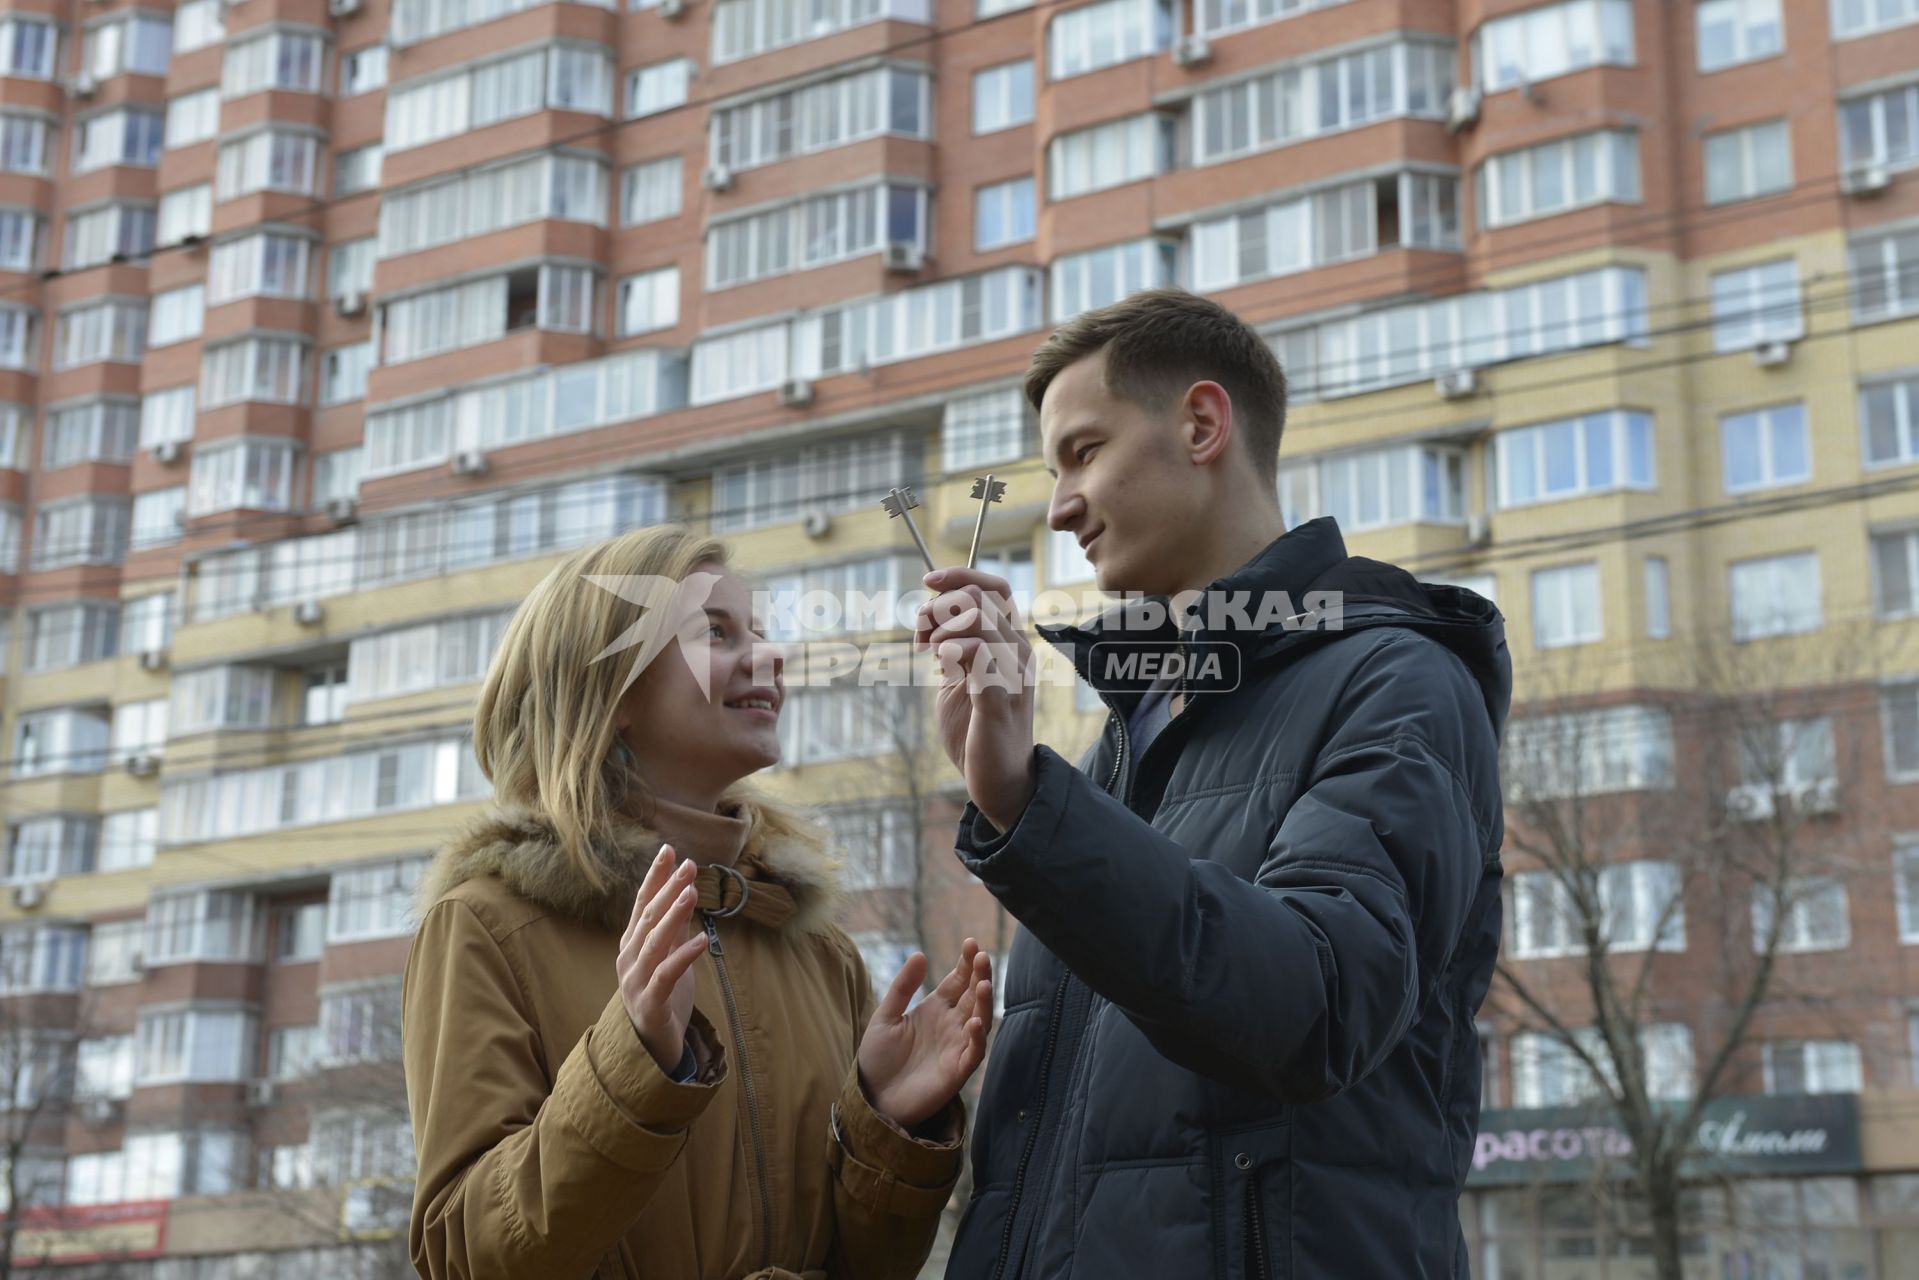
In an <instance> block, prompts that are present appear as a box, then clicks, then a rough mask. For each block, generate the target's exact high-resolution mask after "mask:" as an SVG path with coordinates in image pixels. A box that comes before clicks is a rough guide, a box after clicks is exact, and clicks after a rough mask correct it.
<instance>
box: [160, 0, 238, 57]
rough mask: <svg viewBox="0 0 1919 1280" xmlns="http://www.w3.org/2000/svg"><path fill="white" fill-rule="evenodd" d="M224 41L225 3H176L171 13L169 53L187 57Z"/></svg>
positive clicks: (207, 0) (198, 0) (182, 0)
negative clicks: (194, 51) (171, 37)
mask: <svg viewBox="0 0 1919 1280" xmlns="http://www.w3.org/2000/svg"><path fill="white" fill-rule="evenodd" d="M226 38H227V28H226V4H225V0H180V3H179V4H178V5H176V6H175V7H174V10H173V51H174V52H175V53H188V52H191V51H192V50H194V49H204V48H206V47H207V46H208V45H212V44H219V43H220V42H221V41H222V40H224V39H226Z"/></svg>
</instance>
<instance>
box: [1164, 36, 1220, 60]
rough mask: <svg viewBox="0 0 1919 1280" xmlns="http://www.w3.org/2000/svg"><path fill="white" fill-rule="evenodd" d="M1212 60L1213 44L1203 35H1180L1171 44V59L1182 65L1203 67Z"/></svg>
mask: <svg viewBox="0 0 1919 1280" xmlns="http://www.w3.org/2000/svg"><path fill="white" fill-rule="evenodd" d="M1212 60H1213V46H1212V45H1211V44H1209V43H1208V42H1207V40H1206V37H1205V36H1181V37H1180V38H1179V43H1178V44H1176V45H1174V46H1173V61H1174V62H1176V63H1178V64H1179V65H1180V66H1182V67H1203V66H1205V65H1206V64H1207V63H1209V62H1211V61H1212Z"/></svg>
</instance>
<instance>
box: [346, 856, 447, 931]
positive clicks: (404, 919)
mask: <svg viewBox="0 0 1919 1280" xmlns="http://www.w3.org/2000/svg"><path fill="white" fill-rule="evenodd" d="M427 862H428V859H426V858H403V859H401V860H399V861H397V862H378V863H373V864H370V865H368V866H362V867H352V868H349V869H345V870H341V871H336V872H334V874H333V883H332V885H331V887H330V888H329V889H328V892H327V945H328V946H338V945H340V944H342V943H347V942H366V941H370V940H372V939H375V938H399V937H405V936H406V935H407V934H409V933H412V932H413V925H414V922H413V921H412V920H411V919H410V918H409V917H410V916H411V906H412V896H413V889H414V886H415V885H417V884H419V882H420V874H421V872H423V871H425V870H426V864H427Z"/></svg>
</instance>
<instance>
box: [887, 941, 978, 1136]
mask: <svg viewBox="0 0 1919 1280" xmlns="http://www.w3.org/2000/svg"><path fill="white" fill-rule="evenodd" d="M925 978H926V956H925V955H924V954H923V953H921V952H918V951H915V952H914V953H913V954H912V955H910V956H908V957H907V959H906V963H905V964H903V965H901V966H900V971H899V973H898V974H897V975H896V976H895V977H894V978H893V984H892V986H890V987H888V988H887V990H886V998H885V999H883V1000H881V1001H880V1004H879V1008H878V1009H876V1010H874V1012H873V1020H872V1022H870V1023H868V1024H867V1027H866V1035H865V1036H864V1037H863V1038H862V1039H861V1040H860V1052H859V1064H860V1079H861V1080H862V1081H863V1082H864V1083H865V1085H866V1094H867V1097H868V1099H870V1100H871V1101H872V1103H873V1109H874V1110H875V1111H877V1112H879V1113H880V1114H881V1115H883V1116H885V1117H886V1118H887V1119H889V1120H891V1121H892V1122H893V1123H894V1124H896V1125H898V1126H899V1127H900V1128H902V1129H911V1128H913V1127H914V1126H915V1125H917V1124H919V1123H920V1122H921V1121H923V1120H926V1119H927V1118H928V1117H930V1116H932V1115H933V1114H934V1113H936V1112H937V1111H939V1109H940V1108H941V1107H943V1106H945V1105H946V1104H947V1102H948V1101H950V1100H951V1099H952V1097H953V1096H954V1095H955V1094H957V1093H958V1092H959V1090H960V1086H961V1085H963V1084H965V1083H966V1081H967V1079H968V1078H969V1077H971V1076H972V1074H973V1072H974V1071H976V1070H978V1068H979V1064H980V1062H981V1061H982V1060H983V1059H984V1058H985V1057H986V1033H987V1030H988V1029H989V1028H990V1027H991V1025H992V1022H993V963H992V961H991V960H990V959H988V958H987V957H986V955H985V954H984V953H983V952H981V951H980V949H979V943H977V942H975V941H974V940H973V939H971V938H968V939H967V940H966V945H965V946H963V947H961V948H960V958H959V963H958V964H956V965H954V966H953V969H952V972H950V973H948V974H947V975H946V976H945V977H944V978H942V979H941V980H940V984H939V985H938V986H937V987H934V988H933V990H932V991H931V992H929V993H928V994H927V996H926V998H925V999H923V1000H921V1001H920V1002H919V1003H918V1004H917V1005H914V1006H913V1008H912V1010H911V1012H909V1011H908V1010H907V1007H906V1006H907V1004H908V1003H909V1002H910V1001H911V1000H912V998H913V993H914V992H915V991H917V990H919V987H920V983H921V982H922V981H924V980H925Z"/></svg>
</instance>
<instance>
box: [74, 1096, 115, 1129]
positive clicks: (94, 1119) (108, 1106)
mask: <svg viewBox="0 0 1919 1280" xmlns="http://www.w3.org/2000/svg"><path fill="white" fill-rule="evenodd" d="M119 1109H120V1104H119V1102H118V1101H117V1100H115V1099H113V1098H87V1099H85V1100H84V1101H82V1102H81V1103H80V1118H81V1119H82V1120H85V1121H86V1122H87V1123H88V1124H110V1123H112V1121H113V1117H114V1115H115V1113H117V1112H118V1111H119Z"/></svg>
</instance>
